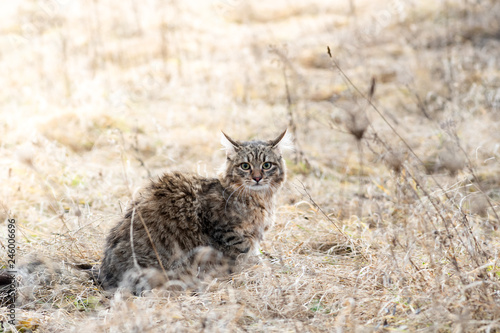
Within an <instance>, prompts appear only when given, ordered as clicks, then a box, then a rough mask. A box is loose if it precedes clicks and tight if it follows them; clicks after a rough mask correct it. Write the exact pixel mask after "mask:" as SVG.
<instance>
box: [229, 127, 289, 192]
mask: <svg viewBox="0 0 500 333" xmlns="http://www.w3.org/2000/svg"><path fill="white" fill-rule="evenodd" d="M221 142H222V144H223V145H224V147H225V149H226V153H227V160H226V165H225V168H224V171H223V173H224V174H223V178H224V179H225V180H227V182H228V184H227V185H229V186H231V187H233V188H235V190H236V189H238V190H239V189H242V190H248V191H252V192H253V191H259V192H260V191H262V192H269V191H271V192H274V191H275V190H277V189H278V188H279V187H280V186H281V185H282V183H283V182H284V181H285V163H284V160H283V158H282V156H281V153H282V151H283V149H284V148H286V147H285V146H286V145H289V144H290V138H289V137H288V136H286V131H285V132H283V133H282V134H281V135H280V136H278V137H277V138H276V139H274V140H270V141H245V142H238V141H234V140H232V139H231V138H230V137H228V136H227V135H225V134H223V137H222V141H221Z"/></svg>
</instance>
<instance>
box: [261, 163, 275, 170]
mask: <svg viewBox="0 0 500 333" xmlns="http://www.w3.org/2000/svg"><path fill="white" fill-rule="evenodd" d="M272 166H273V164H272V163H271V162H264V164H262V169H264V170H269V169H271V167H272Z"/></svg>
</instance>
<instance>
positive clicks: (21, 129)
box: [0, 0, 500, 332]
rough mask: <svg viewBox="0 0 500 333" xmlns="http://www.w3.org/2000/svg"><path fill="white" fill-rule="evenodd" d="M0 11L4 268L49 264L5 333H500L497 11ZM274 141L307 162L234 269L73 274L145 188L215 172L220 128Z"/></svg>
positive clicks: (158, 6)
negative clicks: (147, 286)
mask: <svg viewBox="0 0 500 333" xmlns="http://www.w3.org/2000/svg"><path fill="white" fill-rule="evenodd" d="M0 9H1V10H0V13H2V14H1V15H2V20H1V23H0V30H1V32H2V34H1V36H2V37H1V38H0V45H1V46H2V47H1V50H2V52H1V54H0V69H1V72H2V73H3V75H2V76H1V77H0V84H1V86H2V89H1V91H0V101H1V104H2V108H3V113H2V121H1V122H0V126H1V132H2V136H1V137H0V155H1V157H2V158H1V160H0V163H1V164H2V167H1V168H0V182H1V183H2V188H1V192H0V204H1V205H0V210H1V212H0V214H1V215H0V217H1V221H0V222H1V225H0V229H1V234H2V236H3V237H4V236H5V235H6V234H7V221H6V218H7V217H11V218H12V217H13V218H16V220H17V223H18V232H17V244H18V260H20V261H22V260H24V261H30V260H31V259H30V258H32V257H31V255H33V254H35V253H36V254H38V255H40V256H42V257H44V258H47V259H45V260H47V262H49V263H51V262H52V263H57V264H48V265H47V266H46V268H45V270H43V269H40V270H39V269H38V268H36V267H35V268H34V269H33V270H32V271H30V273H29V274H28V275H29V276H30V278H31V280H30V281H31V282H30V283H28V284H25V287H23V288H20V290H19V298H20V300H21V302H20V304H19V307H18V309H17V319H18V320H19V324H18V326H17V329H18V330H19V331H26V330H30V329H31V330H35V331H39V332H59V331H65V332H66V331H82V330H85V331H93V332H139V331H140V332H146V331H155V332H157V331H176V332H183V331H207V332H240V331H265V332H287V331H296V332H303V331H308V332H331V331H336V332H344V331H347V332H350V331H352V332H374V331H377V332H383V331H409V332H414V331H424V332H426V331H435V332H477V331H484V332H494V331H496V332H498V331H500V319H499V318H500V280H499V279H500V268H499V266H498V265H499V262H498V249H499V248H500V244H499V243H500V234H499V231H498V227H499V224H500V220H499V217H498V215H499V214H500V209H499V207H498V205H499V202H500V176H499V174H500V163H499V158H500V150H499V147H500V130H499V129H500V117H499V111H500V79H499V77H500V76H499V73H500V72H499V71H500V68H499V65H498V64H500V59H499V53H498V49H499V47H500V25H499V22H500V4H498V3H497V2H496V1H487V0H485V1H481V2H477V3H476V2H472V1H458V0H456V1H455V0H449V1H444V2H434V1H418V2H411V1H391V2H389V3H387V2H386V1H372V2H369V1H362V0H360V1H354V0H353V1H347V0H346V1H338V2H336V4H331V1H327V0H311V1H309V2H307V3H306V2H300V3H299V2H293V1H292V2H290V1H275V2H270V1H252V2H250V1H243V0H241V1H238V0H235V1H229V0H220V1H217V0H216V1H210V2H208V1H207V2H195V1H176V0H172V1H169V2H161V1H155V0H151V1H148V2H145V3H141V2H139V1H137V0H131V1H122V2H120V1H116V0H110V1H106V2H104V1H97V0H94V1H86V2H85V1H77V0H69V1H56V0H44V1H30V0H24V1H21V2H19V3H18V4H16V5H14V4H11V3H10V2H9V3H5V4H2V5H0ZM327 46H329V47H330V50H331V54H332V59H330V57H329V56H328V54H327V52H326V49H327ZM372 78H374V79H375V82H376V89H375V94H374V97H373V99H372V101H371V102H372V105H370V103H369V102H368V101H367V100H366V99H365V98H363V96H361V95H360V93H358V90H359V92H361V94H363V95H365V96H366V95H368V93H369V90H370V85H371V79H372ZM360 124H361V125H362V126H361V127H363V128H362V130H363V133H362V135H361V136H359V135H356V133H358V134H359V130H360V128H359V127H360ZM287 126H293V127H294V131H295V135H296V143H297V148H298V152H299V154H300V156H289V163H288V164H289V182H288V185H287V186H286V188H285V189H284V190H283V191H282V193H281V197H280V208H279V211H278V216H277V223H276V226H275V227H274V229H273V230H272V231H270V232H269V234H268V238H267V240H266V241H265V242H264V243H263V244H262V255H261V256H260V258H257V259H255V260H254V261H253V262H252V263H249V264H248V265H247V266H246V267H243V268H242V270H241V272H238V273H237V274H234V275H233V276H231V277H228V278H227V279H223V280H215V281H205V282H203V284H202V286H201V287H200V290H201V291H199V292H197V293H194V294H193V293H192V292H185V293H171V294H165V293H164V292H163V293H162V292H161V291H157V292H155V293H153V294H152V295H149V296H147V297H132V296H130V295H126V294H116V295H114V296H113V295H107V294H105V293H104V292H102V291H101V290H100V289H99V288H97V287H96V286H94V285H93V284H92V283H91V282H89V281H87V280H86V278H85V276H82V275H81V274H79V273H78V270H75V269H74V268H73V266H72V265H71V264H74V263H78V264H95V263H98V262H99V261H100V259H101V258H102V246H103V241H104V238H105V236H106V233H107V231H108V230H109V229H110V228H111V226H112V225H113V224H114V223H115V221H116V220H117V219H118V217H119V216H120V214H121V212H122V210H123V207H124V206H125V205H127V203H128V201H129V200H130V198H131V197H132V196H133V194H134V193H135V192H136V191H137V190H138V189H139V188H140V187H141V186H143V184H144V183H146V182H147V180H148V178H149V177H154V176H156V175H158V174H161V173H162V172H164V171H167V170H174V169H175V170H184V171H192V172H198V173H201V174H207V175H214V174H215V169H216V168H217V167H218V165H219V164H220V162H221V161H222V159H223V154H222V152H221V151H220V147H219V143H218V135H219V130H220V129H224V131H225V132H226V133H228V134H230V135H231V136H233V137H235V138H238V139H247V138H254V137H261V138H267V137H272V136H274V135H276V133H278V132H280V131H281V130H283V128H285V127H287ZM358 149H359V150H358ZM358 152H360V154H358ZM360 157H361V159H360ZM360 162H362V165H361V164H360ZM1 242H2V243H1V244H0V245H1V246H2V247H3V246H5V244H6V241H5V238H1ZM0 252H1V258H2V261H6V255H7V252H6V250H2V251H0ZM25 276H27V275H25ZM47 284H48V286H46V285H47ZM2 311H3V309H2ZM1 316H3V318H5V316H4V315H3V314H2V315H1ZM11 329H12V330H14V328H11Z"/></svg>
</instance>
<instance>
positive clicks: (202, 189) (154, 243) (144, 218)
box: [98, 130, 292, 293]
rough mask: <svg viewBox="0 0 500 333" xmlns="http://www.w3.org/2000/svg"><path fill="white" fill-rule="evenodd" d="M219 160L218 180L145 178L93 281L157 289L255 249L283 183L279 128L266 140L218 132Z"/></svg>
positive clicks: (286, 144) (284, 141)
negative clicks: (221, 162) (184, 274)
mask: <svg viewBox="0 0 500 333" xmlns="http://www.w3.org/2000/svg"><path fill="white" fill-rule="evenodd" d="M221 144H222V145H223V147H224V149H225V151H226V161H225V163H224V165H223V166H222V168H221V170H220V172H219V177H218V178H206V177H202V176H199V175H196V174H185V173H180V172H172V173H166V174H164V175H163V176H161V177H159V179H157V180H154V181H153V180H152V181H151V183H150V185H149V186H148V187H147V188H146V189H144V190H143V191H142V192H141V193H140V195H139V197H138V198H137V199H136V200H135V201H133V202H132V204H131V205H130V207H128V209H127V211H126V213H125V216H124V217H123V219H121V221H119V222H118V224H117V225H116V226H115V227H113V228H112V229H111V231H110V232H109V235H108V237H107V239H106V245H105V251H104V258H103V261H102V265H101V267H100V270H99V272H98V281H99V282H100V283H101V285H102V286H103V288H104V289H106V290H110V289H111V290H113V289H116V288H118V287H121V288H129V289H132V291H133V292H134V293H141V292H142V291H145V290H148V289H153V288H156V287H161V286H162V285H164V284H165V283H167V282H168V281H172V280H175V279H178V278H179V276H180V273H179V272H186V271H187V270H190V272H191V273H192V274H202V273H203V272H206V271H210V269H211V268H212V269H213V268H214V267H217V266H224V265H225V266H226V267H229V269H230V268H231V267H233V266H234V265H236V264H237V263H238V262H239V261H240V260H245V258H247V257H248V256H249V255H250V254H251V253H255V252H256V251H258V246H259V242H260V241H262V240H263V236H264V233H265V232H266V231H267V230H268V229H269V228H270V227H271V226H272V225H273V223H274V208H275V195H276V192H277V191H278V189H279V188H280V187H281V186H282V185H283V183H284V182H285V178H286V170H285V169H286V168H285V162H284V159H283V157H282V153H283V151H284V150H285V149H287V148H290V147H291V144H292V143H291V139H290V136H289V135H288V134H287V131H286V130H285V131H284V132H283V133H281V134H280V135H279V136H278V137H277V138H275V139H274V140H269V141H259V140H254V141H244V142H240V141H235V140H233V139H231V138H230V137H229V136H228V135H226V134H225V133H223V132H222V135H221Z"/></svg>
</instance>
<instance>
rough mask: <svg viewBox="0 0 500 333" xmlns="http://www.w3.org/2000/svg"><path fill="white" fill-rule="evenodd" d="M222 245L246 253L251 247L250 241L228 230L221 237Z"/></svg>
mask: <svg viewBox="0 0 500 333" xmlns="http://www.w3.org/2000/svg"><path fill="white" fill-rule="evenodd" d="M223 242H224V245H225V246H226V247H229V248H231V249H234V250H236V251H237V252H239V253H248V252H249V251H250V249H251V247H252V244H251V242H250V241H249V240H248V239H247V238H246V237H244V236H242V235H240V234H238V233H236V232H228V233H227V234H225V235H224V238H223Z"/></svg>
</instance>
